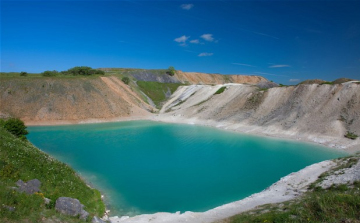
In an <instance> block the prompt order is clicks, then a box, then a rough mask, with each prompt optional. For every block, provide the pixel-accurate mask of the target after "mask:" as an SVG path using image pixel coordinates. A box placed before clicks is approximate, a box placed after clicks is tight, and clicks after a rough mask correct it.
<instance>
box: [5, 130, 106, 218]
mask: <svg viewBox="0 0 360 223" xmlns="http://www.w3.org/2000/svg"><path fill="white" fill-rule="evenodd" d="M19 179H21V180H23V181H25V182H26V181H28V180H32V179H38V180H40V181H41V187H40V190H41V191H40V193H36V194H33V195H27V194H25V193H20V192H18V191H17V190H15V189H14V187H15V186H16V184H15V183H16V182H17V181H18V180H19ZM44 197H46V198H49V199H51V202H50V204H49V205H45V203H44ZM58 197H72V198H77V199H79V201H80V202H81V203H82V204H84V205H85V210H86V211H88V212H89V213H90V216H94V215H97V216H102V215H103V213H104V211H105V205H104V203H103V202H102V200H101V195H100V192H99V191H98V190H96V189H92V188H90V187H88V186H87V185H86V184H85V182H84V181H83V180H82V179H80V177H79V176H78V175H77V174H76V173H75V172H74V170H73V169H71V168H70V167H69V166H67V165H66V164H64V163H61V162H59V161H57V160H55V159H53V158H52V157H50V156H49V155H47V154H45V153H44V152H42V151H40V150H39V149H37V148H36V147H34V146H33V145H32V144H31V143H30V142H28V141H27V140H21V139H19V138H16V137H15V136H13V135H12V134H10V133H9V132H8V131H6V130H5V129H3V128H2V127H0V222H19V221H21V222H41V221H45V222H46V221H49V220H50V219H57V220H60V221H61V222H64V221H65V222H79V220H78V219H77V218H72V217H67V216H64V215H60V214H58V213H56V211H55V209H54V205H55V201H56V199H57V198H58ZM10 209H12V210H10ZM90 218H91V217H90Z"/></svg>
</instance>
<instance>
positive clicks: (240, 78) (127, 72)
mask: <svg viewBox="0 0 360 223" xmlns="http://www.w3.org/2000/svg"><path fill="white" fill-rule="evenodd" d="M100 69H101V70H103V71H105V73H107V74H110V75H120V76H127V77H131V78H133V79H135V80H139V81H154V82H160V83H183V84H225V83H239V84H243V83H249V84H256V83H259V82H267V81H268V80H267V79H266V78H263V77H261V76H249V75H221V74H208V73H200V72H182V71H179V70H178V71H176V73H175V75H174V76H170V75H169V74H167V70H155V69H154V70H150V69H127V68H100Z"/></svg>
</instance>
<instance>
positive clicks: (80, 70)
mask: <svg viewBox="0 0 360 223" xmlns="http://www.w3.org/2000/svg"><path fill="white" fill-rule="evenodd" d="M42 75H43V76H44V77H54V76H59V75H73V76H78V75H82V76H90V75H105V72H104V71H102V70H97V69H93V68H91V67H87V66H80V67H73V68H70V69H68V70H66V71H61V72H58V71H56V70H53V71H49V70H47V71H44V72H43V73H42Z"/></svg>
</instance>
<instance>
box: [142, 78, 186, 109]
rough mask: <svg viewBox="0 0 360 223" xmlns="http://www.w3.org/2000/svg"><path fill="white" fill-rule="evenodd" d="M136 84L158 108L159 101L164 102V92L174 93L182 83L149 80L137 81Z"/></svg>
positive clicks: (159, 105)
mask: <svg viewBox="0 0 360 223" xmlns="http://www.w3.org/2000/svg"><path fill="white" fill-rule="evenodd" d="M137 85H138V86H139V88H140V90H141V91H142V92H144V93H145V94H146V95H147V96H148V97H149V98H151V100H152V101H153V102H154V104H155V105H156V106H157V107H158V108H160V107H161V103H162V102H164V101H165V100H166V99H167V98H166V93H167V92H171V94H172V93H174V92H175V91H176V89H177V88H178V87H179V86H181V85H183V84H179V83H159V82H151V81H138V82H137Z"/></svg>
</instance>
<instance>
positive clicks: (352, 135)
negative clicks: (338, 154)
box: [344, 132, 358, 140]
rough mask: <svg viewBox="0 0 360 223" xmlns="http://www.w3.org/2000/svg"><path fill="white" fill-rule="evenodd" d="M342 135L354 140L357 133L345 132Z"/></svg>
mask: <svg viewBox="0 0 360 223" xmlns="http://www.w3.org/2000/svg"><path fill="white" fill-rule="evenodd" d="M344 136H345V137H346V138H348V139H352V140H355V139H356V138H357V137H358V135H356V134H355V133H353V132H347V133H346V134H345V135H344Z"/></svg>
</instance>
